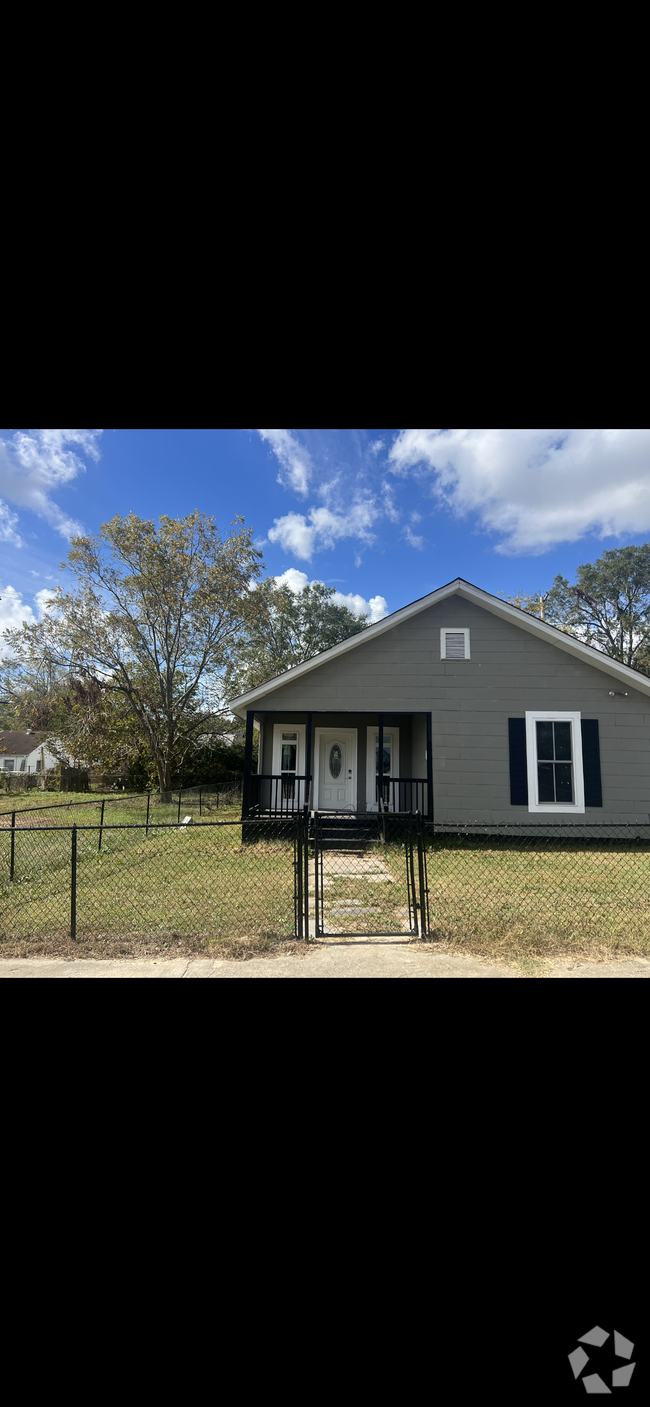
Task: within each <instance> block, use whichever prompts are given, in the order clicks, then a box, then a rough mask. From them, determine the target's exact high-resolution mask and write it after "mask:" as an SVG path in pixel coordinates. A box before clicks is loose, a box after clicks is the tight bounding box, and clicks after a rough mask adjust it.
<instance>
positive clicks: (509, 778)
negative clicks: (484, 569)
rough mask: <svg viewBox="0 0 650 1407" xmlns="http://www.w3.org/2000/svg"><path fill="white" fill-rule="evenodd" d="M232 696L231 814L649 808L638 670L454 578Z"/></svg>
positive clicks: (459, 816) (647, 700)
mask: <svg viewBox="0 0 650 1407" xmlns="http://www.w3.org/2000/svg"><path fill="white" fill-rule="evenodd" d="M230 706H231V708H232V709H233V712H234V713H236V714H237V715H238V716H239V717H240V718H242V719H245V720H246V724H247V729H246V734H247V750H246V772H245V777H244V816H261V817H264V816H266V817H269V818H273V817H276V816H279V815H286V814H290V813H291V812H292V811H296V810H298V809H299V808H303V807H305V806H308V807H309V808H310V809H311V810H319V811H348V812H353V813H357V814H358V813H366V812H368V811H377V809H378V808H379V806H380V805H381V804H383V805H384V806H387V807H388V809H389V810H390V811H393V812H410V811H413V812H415V811H419V812H420V813H421V814H423V815H424V816H425V817H428V818H429V819H430V820H433V819H435V821H436V822H443V823H444V822H449V823H461V824H465V823H468V822H479V823H484V824H485V823H487V824H508V823H510V824H513V823H521V822H522V821H526V823H527V824H528V823H530V822H533V823H540V824H543V823H546V824H548V822H549V820H550V819H551V818H552V817H556V818H557V819H558V821H559V822H562V823H567V822H569V821H570V820H571V818H576V819H577V820H579V821H580V823H581V824H600V823H616V822H618V823H621V822H630V823H632V822H642V823H644V824H646V825H647V823H648V820H649V819H650V678H648V677H646V676H645V675H643V674H640V673H639V672H638V671H636V670H634V669H629V668H628V667H627V666H626V665H623V664H618V663H617V662H616V661H615V660H613V659H610V658H609V656H607V655H604V654H602V653H600V651H598V650H596V649H593V648H591V647H590V646H588V645H584V644H582V643H581V642H580V641H579V640H577V639H574V638H573V637H572V636H570V635H566V634H565V633H564V632H563V631H561V630H558V629H556V628H555V627H554V626H552V625H548V624H546V623H545V622H544V621H542V620H539V619H538V618H537V617H535V616H532V615H528V614H526V613H525V612H523V611H521V610H519V609H517V608H516V607H514V606H510V605H508V604H507V603H506V602H504V601H502V600H500V599H499V598H498V597H495V596H492V595H490V593H489V592H487V591H482V590H481V589H480V588H479V587H477V586H472V585H471V584H470V583H469V582H467V581H463V580H461V579H458V580H457V581H453V582H451V583H450V584H449V585H448V586H444V587H442V588H441V589H440V590H438V591H434V592H432V593H431V594H430V595H429V596H425V597H424V598H423V599H422V600H420V601H415V602H414V603H413V604H412V605H410V606H406V607H405V608H404V609H403V610H401V611H397V612H396V613H395V614H394V615H392V616H389V617H387V619H385V620H382V621H380V622H379V623H378V624H376V625H372V626H369V627H367V629H366V630H364V631H363V632H362V633H361V634H359V635H354V636H352V637H351V638H350V639H349V640H344V641H343V642H342V643H341V644H339V645H335V646H333V647H332V648H331V649H329V650H326V651H325V652H324V653H323V654H321V655H317V656H316V657H315V658H314V659H311V660H308V661H307V663H305V664H301V665H298V666H297V667H296V668H294V669H291V670H289V671H288V673H286V674H282V675H280V676H279V678H277V679H271V680H269V682H268V683H266V684H262V685H260V687H259V688H257V689H253V690H251V691H250V693H248V694H244V695H242V696H241V697H240V698H237V699H234V700H233V701H232V703H231V705H230ZM255 730H259V734H260V746H259V763H258V770H257V775H252V757H253V739H254V733H255ZM380 758H381V778H380ZM380 783H381V784H380Z"/></svg>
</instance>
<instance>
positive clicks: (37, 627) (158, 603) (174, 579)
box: [5, 512, 261, 799]
mask: <svg viewBox="0 0 650 1407" xmlns="http://www.w3.org/2000/svg"><path fill="white" fill-rule="evenodd" d="M260 562H261V554H260V553H259V552H258V551H257V550H256V548H255V547H254V546H253V543H252V529H250V528H246V527H245V525H244V521H243V519H241V518H238V519H237V520H236V521H235V523H234V524H233V531H232V532H231V534H230V536H229V537H228V538H227V539H225V540H224V539H223V538H222V537H221V535H220V533H219V530H218V528H217V525H216V523H215V521H214V519H213V518H211V517H208V516H207V515H205V514H202V513H199V512H195V513H192V514H190V515H189V516H188V517H187V518H182V519H173V518H168V517H161V518H160V520H159V523H158V525H156V524H155V523H153V522H148V521H144V520H143V519H141V518H138V517H137V516H136V515H135V514H129V515H128V517H125V518H123V517H119V516H118V517H115V518H113V519H112V521H111V522H110V523H105V524H104V525H103V526H102V529H101V532H100V534H99V536H97V537H78V538H76V539H75V540H74V541H73V543H72V545H71V548H70V552H69V554H68V562H67V567H68V569H70V571H71V572H72V573H73V574H74V576H75V577H76V586H74V587H72V588H71V589H69V590H64V589H63V588H59V589H58V590H57V591H56V592H54V593H53V604H52V606H51V608H50V609H49V610H48V611H47V612H46V615H45V619H44V621H42V622H38V623H36V624H32V625H27V624H24V625H23V627H22V630H13V631H7V632H5V640H6V641H7V643H8V645H9V646H10V648H11V650H12V652H13V662H8V663H6V665H5V673H8V674H10V675H11V676H12V678H13V680H14V687H15V688H16V693H18V689H17V682H18V676H19V674H20V670H21V668H22V669H23V671H24V676H25V678H24V680H23V682H25V679H26V680H27V682H29V681H30V680H31V681H32V682H33V680H34V678H35V677H36V678H37V679H42V680H43V681H45V680H48V679H51V680H52V681H54V683H55V685H56V687H53V690H52V693H51V694H47V700H48V701H49V707H50V713H49V716H48V723H47V725H46V726H47V727H48V731H52V732H54V733H57V732H59V733H60V734H61V740H62V742H64V743H66V742H69V741H70V740H71V738H73V737H74V738H75V739H76V743H75V747H74V749H73V751H74V753H75V755H79V752H81V753H82V755H84V754H85V756H86V757H87V760H89V761H96V760H103V758H108V756H109V755H110V756H112V757H113V759H114V758H115V756H116V755H119V754H120V750H121V753H122V755H123V756H129V757H131V758H134V757H135V756H138V755H140V756H142V757H144V758H146V757H147V756H148V757H149V759H150V760H151V761H152V763H153V766H154V767H155V773H156V775H157V778H158V784H159V788H160V793H161V796H162V797H163V799H168V798H169V796H170V794H171V789H172V785H173V779H174V776H175V774H176V773H177V772H178V771H179V769H180V768H182V765H183V762H184V759H185V757H186V756H187V755H188V753H189V752H190V751H191V750H192V749H193V748H194V747H195V746H196V742H197V739H198V738H199V736H206V735H209V734H212V733H216V734H219V733H222V732H223V731H224V728H225V727H226V720H227V710H226V709H225V706H224V701H223V679H224V672H225V670H226V668H227V665H228V660H229V658H230V656H231V654H232V652H233V651H234V650H235V649H236V648H237V647H238V646H239V645H240V643H241V642H243V641H244V640H245V638H246V631H247V628H248V626H249V624H250V620H251V616H252V613H253V605H252V602H253V597H254V596H255V594H256V593H255V592H254V591H253V590H252V589H251V588H252V584H253V583H255V582H256V581H257V578H258V577H259V573H260ZM28 693H29V690H28V689H27V690H26V694H28ZM44 706H45V705H44ZM88 753H91V754H94V755H92V756H90V757H88Z"/></svg>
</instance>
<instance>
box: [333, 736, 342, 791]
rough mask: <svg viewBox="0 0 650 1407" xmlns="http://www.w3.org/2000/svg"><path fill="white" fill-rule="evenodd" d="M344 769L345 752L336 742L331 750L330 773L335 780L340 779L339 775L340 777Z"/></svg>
mask: <svg viewBox="0 0 650 1407" xmlns="http://www.w3.org/2000/svg"><path fill="white" fill-rule="evenodd" d="M342 771H343V753H342V752H341V749H340V747H339V745H338V743H335V744H334V747H333V748H332V750H331V752H330V773H331V775H332V777H333V778H334V781H335V782H337V781H338V779H339V777H340V775H341V772H342Z"/></svg>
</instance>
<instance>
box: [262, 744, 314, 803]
mask: <svg viewBox="0 0 650 1407" xmlns="http://www.w3.org/2000/svg"><path fill="white" fill-rule="evenodd" d="M306 732H307V724H306V723H274V725H273V767H272V773H273V776H274V777H280V776H282V734H283V733H297V735H298V736H297V743H298V746H297V749H296V776H297V777H304V775H305V761H306V757H307V751H306V745H305V735H306ZM271 787H272V788H273V787H277V783H276V782H271ZM307 790H308V783H305V784H302V783H300V782H296V787H295V795H294V797H293V800H292V801H291V800H289V799H288V798H283V800H282V805H283V808H284V809H285V810H286V811H299V810H302V807H303V805H304V803H305V798H306V794H307ZM271 800H272V801H273V791H271Z"/></svg>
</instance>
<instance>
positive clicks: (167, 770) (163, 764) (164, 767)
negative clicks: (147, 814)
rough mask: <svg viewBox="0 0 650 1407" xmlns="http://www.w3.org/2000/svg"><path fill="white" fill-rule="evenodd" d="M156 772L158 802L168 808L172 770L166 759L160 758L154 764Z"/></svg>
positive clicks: (170, 797)
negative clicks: (158, 790)
mask: <svg viewBox="0 0 650 1407" xmlns="http://www.w3.org/2000/svg"><path fill="white" fill-rule="evenodd" d="M156 766H157V771H158V785H159V787H160V800H161V801H162V802H163V803H164V805H166V806H169V805H170V804H171V799H172V769H171V764H170V763H169V762H167V760H166V759H163V758H160V759H159V760H158V762H157V764H156Z"/></svg>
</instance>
